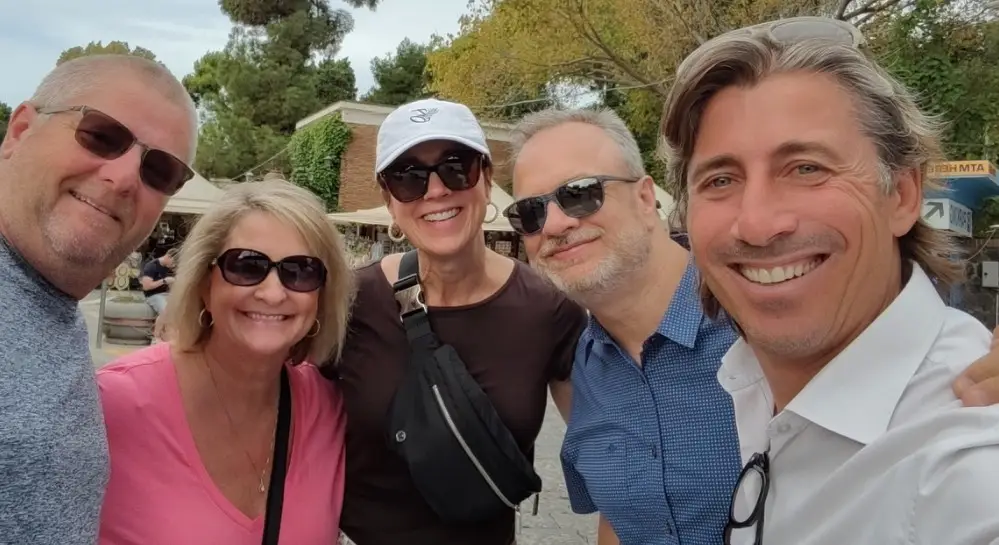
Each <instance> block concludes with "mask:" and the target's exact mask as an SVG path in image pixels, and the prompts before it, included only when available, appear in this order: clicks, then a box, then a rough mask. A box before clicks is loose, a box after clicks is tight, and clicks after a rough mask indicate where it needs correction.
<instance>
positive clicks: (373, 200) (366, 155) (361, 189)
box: [340, 123, 511, 212]
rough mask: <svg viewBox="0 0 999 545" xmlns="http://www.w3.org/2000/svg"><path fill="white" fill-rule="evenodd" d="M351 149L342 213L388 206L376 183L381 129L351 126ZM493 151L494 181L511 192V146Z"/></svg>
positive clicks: (492, 145) (344, 169)
mask: <svg viewBox="0 0 999 545" xmlns="http://www.w3.org/2000/svg"><path fill="white" fill-rule="evenodd" d="M348 126H349V127H350V131H351V139H350V145H348V146H347V151H346V152H345V153H344V157H343V163H342V165H341V166H340V210H341V211H343V212H354V211H356V210H364V209H367V208H376V207H378V206H382V205H383V204H385V203H384V202H383V201H382V197H381V192H380V191H379V189H378V184H377V183H376V182H375V142H376V139H377V136H378V127H377V126H374V125H361V124H353V123H348ZM488 142H489V151H490V152H491V153H492V156H493V162H494V163H495V164H496V169H495V173H494V175H493V180H494V181H495V182H496V183H498V184H500V186H501V187H503V189H505V190H507V191H509V189H510V182H511V176H510V170H511V169H510V167H511V165H509V164H507V163H508V158H509V155H510V153H509V146H508V144H507V143H506V142H501V141H498V140H489V141H488Z"/></svg>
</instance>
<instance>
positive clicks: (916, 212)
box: [890, 168, 924, 237]
mask: <svg viewBox="0 0 999 545" xmlns="http://www.w3.org/2000/svg"><path fill="white" fill-rule="evenodd" d="M923 176H924V174H923V173H922V171H921V170H920V169H918V168H906V169H903V170H900V171H898V172H896V173H895V174H894V175H893V178H894V180H893V181H894V184H895V188H894V191H893V192H892V195H891V197H890V199H891V202H892V204H893V209H892V211H891V230H892V234H894V235H895V236H896V237H902V236H904V235H905V234H906V233H908V232H909V231H911V230H912V227H913V226H914V225H916V222H917V221H919V218H920V216H922V213H923Z"/></svg>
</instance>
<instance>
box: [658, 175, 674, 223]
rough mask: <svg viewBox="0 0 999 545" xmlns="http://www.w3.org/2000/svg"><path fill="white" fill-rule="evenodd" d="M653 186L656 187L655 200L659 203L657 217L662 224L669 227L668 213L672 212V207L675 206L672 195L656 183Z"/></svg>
mask: <svg viewBox="0 0 999 545" xmlns="http://www.w3.org/2000/svg"><path fill="white" fill-rule="evenodd" d="M653 187H655V188H656V200H658V201H659V204H660V205H661V206H660V207H659V219H660V220H662V222H663V225H666V226H667V227H670V224H669V215H670V214H672V213H673V207H674V206H675V202H674V201H673V197H672V196H671V195H670V194H669V193H667V192H666V190H665V189H663V188H661V187H659V186H658V185H653ZM673 227H676V226H673Z"/></svg>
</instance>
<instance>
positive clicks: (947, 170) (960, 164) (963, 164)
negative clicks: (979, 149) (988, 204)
mask: <svg viewBox="0 0 999 545" xmlns="http://www.w3.org/2000/svg"><path fill="white" fill-rule="evenodd" d="M926 173H927V174H928V175H929V176H933V177H936V178H960V177H981V176H987V177H990V178H993V177H995V175H996V167H995V165H993V164H992V163H991V162H989V161H947V162H946V163H930V164H929V166H928V167H927V169H926Z"/></svg>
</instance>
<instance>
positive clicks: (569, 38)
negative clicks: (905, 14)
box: [427, 0, 915, 171]
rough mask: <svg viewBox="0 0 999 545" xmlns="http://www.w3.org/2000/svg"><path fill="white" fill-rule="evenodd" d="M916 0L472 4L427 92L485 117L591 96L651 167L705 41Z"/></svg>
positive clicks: (871, 16) (864, 16) (873, 13)
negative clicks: (668, 108) (679, 74)
mask: <svg viewBox="0 0 999 545" xmlns="http://www.w3.org/2000/svg"><path fill="white" fill-rule="evenodd" d="M913 1H915V0H880V1H875V0H795V1H793V2H788V1H786V0H724V1H717V2H703V1H701V0H667V1H663V0H633V1H630V2H628V8H627V9H621V4H620V2H619V1H618V0H477V1H476V2H475V4H474V5H473V9H472V12H471V13H470V14H469V15H467V16H466V17H464V18H463V19H462V21H461V28H460V31H459V33H458V35H456V36H452V37H450V38H449V39H448V40H447V41H446V43H444V44H442V46H441V47H438V48H436V49H435V50H434V51H432V52H431V53H430V54H429V55H428V59H427V67H428V71H429V73H430V76H431V77H430V87H431V90H432V91H433V92H435V93H436V94H438V95H440V96H443V97H447V98H451V99H454V100H458V101H461V102H464V103H466V104H468V105H469V106H472V107H473V109H475V110H477V111H478V113H479V114H481V115H482V116H483V117H497V116H498V115H499V116H502V112H503V109H504V108H506V107H507V106H505V105H508V104H510V103H511V102H517V101H518V99H519V98H520V97H523V96H531V95H536V94H537V90H538V89H542V88H546V87H548V88H550V87H551V85H552V84H553V83H554V84H561V85H569V86H575V87H576V88H577V89H584V90H588V92H587V93H586V96H585V97H584V98H588V99H590V101H591V102H593V101H594V100H595V101H597V102H598V103H607V104H608V105H609V106H611V107H613V108H614V109H615V110H617V111H618V112H619V113H620V114H621V115H622V116H623V117H624V119H625V120H626V121H627V122H628V124H629V126H630V127H631V129H632V130H633V132H635V135H636V137H637V138H638V140H639V141H640V143H641V144H642V145H643V150H644V151H645V152H646V156H647V163H648V166H649V167H650V169H652V170H653V171H656V170H657V169H658V162H657V161H654V160H653V159H652V150H653V148H654V147H655V141H656V138H655V130H656V126H657V121H658V118H659V115H660V113H661V111H662V103H663V101H664V99H665V96H666V93H667V90H668V89H669V86H670V84H671V82H672V77H673V73H674V71H675V69H676V66H677V65H678V64H679V62H680V61H681V60H682V59H683V58H684V57H685V56H686V55H688V54H689V53H690V52H691V51H692V50H693V49H694V48H696V47H697V46H698V45H700V44H701V43H704V42H705V41H706V40H707V39H709V38H711V37H714V36H716V35H718V34H721V33H723V32H725V31H727V30H729V29H732V28H738V27H741V26H745V25H749V24H754V23H758V22H763V21H767V20H772V19H777V18H780V17H789V16H794V15H803V14H813V15H814V14H826V15H836V16H838V17H839V18H841V19H848V20H851V21H853V22H855V23H857V24H861V25H864V26H865V27H866V26H867V25H873V24H877V23H878V22H879V21H880V20H881V19H882V18H884V17H886V16H889V15H891V14H893V13H895V12H896V11H897V10H901V9H903V8H906V6H907V5H908V4H909V3H911V2H913ZM608 89H613V90H615V91H614V95H613V96H610V95H608V91H607V90H608ZM538 100H539V102H544V101H545V100H547V98H546V97H538ZM608 100H609V101H612V102H607V101H608Z"/></svg>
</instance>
